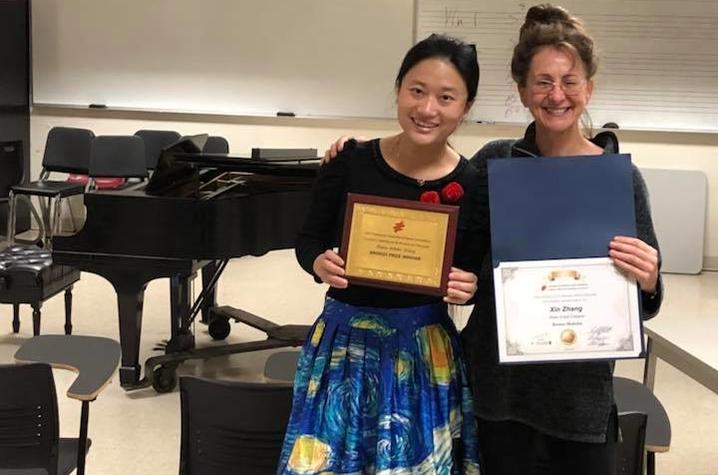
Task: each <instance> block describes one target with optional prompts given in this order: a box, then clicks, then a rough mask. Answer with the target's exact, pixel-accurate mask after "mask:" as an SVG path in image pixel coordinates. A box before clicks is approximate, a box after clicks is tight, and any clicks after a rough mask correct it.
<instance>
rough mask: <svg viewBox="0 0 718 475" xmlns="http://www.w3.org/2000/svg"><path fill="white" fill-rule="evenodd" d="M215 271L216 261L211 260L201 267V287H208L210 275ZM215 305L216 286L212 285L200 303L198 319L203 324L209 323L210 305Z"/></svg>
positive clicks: (212, 275) (210, 279)
mask: <svg viewBox="0 0 718 475" xmlns="http://www.w3.org/2000/svg"><path fill="white" fill-rule="evenodd" d="M215 272H217V261H212V262H210V263H209V264H207V265H206V266H204V267H203V268H202V288H203V289H206V288H207V287H209V285H210V282H211V281H212V277H214V274H215ZM216 306H217V291H216V287H214V286H213V287H212V290H211V291H210V292H208V293H207V297H206V298H205V300H204V303H203V304H202V319H201V320H200V321H201V322H202V323H204V324H205V325H209V320H210V318H209V311H210V309H211V308H212V307H216Z"/></svg>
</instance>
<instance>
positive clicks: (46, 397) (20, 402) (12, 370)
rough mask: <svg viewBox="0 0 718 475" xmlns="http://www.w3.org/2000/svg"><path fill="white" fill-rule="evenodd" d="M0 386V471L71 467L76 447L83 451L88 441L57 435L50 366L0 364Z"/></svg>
mask: <svg viewBox="0 0 718 475" xmlns="http://www.w3.org/2000/svg"><path fill="white" fill-rule="evenodd" d="M0 387H2V391H0V475H5V474H18V473H48V474H51V475H55V474H59V475H65V474H69V473H71V472H72V471H73V470H75V468H76V467H77V454H78V451H79V450H84V451H85V452H86V451H87V450H88V449H89V447H90V441H89V439H88V443H87V446H86V447H85V448H81V447H80V446H79V442H78V439H66V438H60V436H59V433H60V430H59V422H58V412H57V395H56V391H55V380H54V379H53V377H52V370H51V369H50V366H49V365H47V364H43V363H34V364H22V365H0ZM21 469H26V470H28V472H22V471H20V470H21ZM30 469H39V470H41V469H44V470H45V471H46V472H31V471H29V470H30Z"/></svg>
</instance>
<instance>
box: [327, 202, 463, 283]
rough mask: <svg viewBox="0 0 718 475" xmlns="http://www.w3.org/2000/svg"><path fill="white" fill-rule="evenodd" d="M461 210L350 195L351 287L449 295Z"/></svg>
mask: <svg viewBox="0 0 718 475" xmlns="http://www.w3.org/2000/svg"><path fill="white" fill-rule="evenodd" d="M457 216H458V207H456V206H448V205H441V204H434V203H423V202H419V201H409V200H401V199H395V198H384V197H378V196H372V195H361V194H356V193H349V195H348V198H347V208H346V216H345V221H344V236H343V238H342V245H341V248H340V255H341V256H342V258H343V259H344V261H345V270H346V277H347V280H349V283H356V284H361V285H368V286H373V287H382V288H390V289H394V290H404V291H408V292H415V293H423V294H429V295H444V293H445V292H446V285H447V282H448V276H449V271H450V269H451V261H452V258H453V254H454V241H455V239H456V225H457Z"/></svg>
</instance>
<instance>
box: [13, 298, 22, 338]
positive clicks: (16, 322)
mask: <svg viewBox="0 0 718 475" xmlns="http://www.w3.org/2000/svg"><path fill="white" fill-rule="evenodd" d="M19 331H20V304H19V303H14V304H12V332H13V333H18V332H19Z"/></svg>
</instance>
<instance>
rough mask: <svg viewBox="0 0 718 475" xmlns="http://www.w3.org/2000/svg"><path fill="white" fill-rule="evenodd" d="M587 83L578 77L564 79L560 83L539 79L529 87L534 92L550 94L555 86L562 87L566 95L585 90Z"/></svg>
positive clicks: (573, 94)
mask: <svg viewBox="0 0 718 475" xmlns="http://www.w3.org/2000/svg"><path fill="white" fill-rule="evenodd" d="M585 85H586V81H580V80H577V79H564V80H562V81H561V82H560V83H555V82H553V81H549V80H548V79H538V80H536V81H534V82H532V83H530V84H529V88H530V89H531V92H532V93H534V94H548V93H550V92H552V91H553V89H554V88H555V87H560V88H561V90H562V91H563V93H564V94H565V95H567V96H575V95H577V94H579V93H581V91H583V88H584V86H585Z"/></svg>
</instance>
